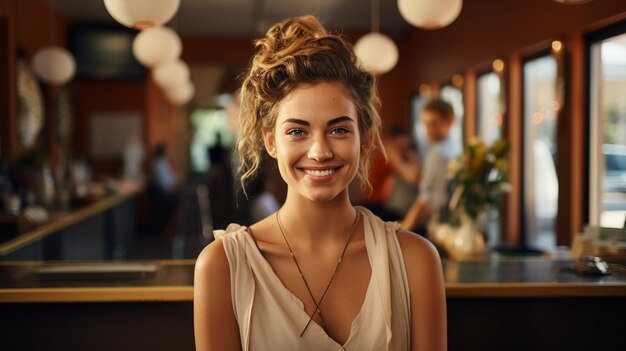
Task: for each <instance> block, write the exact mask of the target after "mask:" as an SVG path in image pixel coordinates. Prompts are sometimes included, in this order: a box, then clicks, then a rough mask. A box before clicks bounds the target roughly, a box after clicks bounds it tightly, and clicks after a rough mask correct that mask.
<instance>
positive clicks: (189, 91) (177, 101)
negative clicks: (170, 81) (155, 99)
mask: <svg viewBox="0 0 626 351" xmlns="http://www.w3.org/2000/svg"><path fill="white" fill-rule="evenodd" d="M195 92H196V89H195V88H194V86H193V84H192V83H191V81H189V80H187V81H185V82H183V83H182V84H178V85H173V86H170V87H168V88H167V89H166V90H165V96H166V97H167V99H168V100H169V101H170V102H171V103H172V104H174V105H184V104H186V103H188V102H189V101H190V100H191V98H193V95H194V93H195Z"/></svg>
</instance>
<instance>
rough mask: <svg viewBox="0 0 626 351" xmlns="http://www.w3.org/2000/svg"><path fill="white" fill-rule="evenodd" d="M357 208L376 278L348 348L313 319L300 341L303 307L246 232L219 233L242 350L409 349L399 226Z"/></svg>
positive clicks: (231, 229)
mask: <svg viewBox="0 0 626 351" xmlns="http://www.w3.org/2000/svg"><path fill="white" fill-rule="evenodd" d="M357 210H358V211H360V213H361V217H363V219H364V225H365V247H366V249H367V254H368V257H369V262H370V265H371V268H372V275H371V278H370V282H369V285H368V288H367V292H366V294H365V299H364V301H363V306H362V307H361V310H360V312H359V313H358V314H357V316H356V317H355V319H354V320H353V321H352V326H351V331H350V336H349V337H348V340H346V342H345V344H344V345H340V344H339V343H337V342H336V341H334V340H333V339H332V338H331V337H329V336H328V335H327V334H326V332H325V331H324V329H322V328H321V327H320V326H319V325H318V324H316V323H315V322H314V321H313V322H311V325H309V327H308V328H307V330H306V332H305V333H304V335H303V336H302V337H300V333H301V331H302V328H303V327H304V325H306V323H307V322H308V321H309V315H308V314H307V313H306V312H305V310H304V304H303V303H302V301H301V300H300V299H299V298H298V297H296V296H295V295H294V294H293V293H291V291H289V290H288V289H287V288H286V287H285V286H284V285H283V283H282V282H281V281H280V279H279V278H278V276H277V275H276V274H275V273H274V271H273V270H272V267H271V266H270V264H269V263H268V262H267V261H266V260H265V258H264V257H263V255H261V252H259V250H258V248H257V246H256V244H255V242H254V239H253V238H252V237H251V236H250V234H249V233H248V232H247V231H246V228H245V227H243V226H239V225H237V224H231V225H229V226H228V228H227V229H226V230H225V231H224V230H216V231H215V237H216V238H217V239H218V240H222V241H223V243H224V249H225V251H226V256H227V258H228V264H229V266H230V281H231V291H232V302H233V310H234V312H235V316H236V319H237V323H238V325H239V334H240V338H241V345H242V349H243V350H244V351H249V350H255V351H256V350H262V351H263V350H272V351H274V350H276V351H282V350H285V351H294V350H307V351H308V350H310V351H323V350H355V351H357V350H358V351H366V350H408V349H409V347H410V319H411V318H410V308H409V306H410V303H409V286H408V281H407V277H406V269H405V266H404V261H403V259H402V252H401V250H400V245H399V243H398V239H397V236H396V231H397V230H398V229H399V227H400V226H399V225H398V223H396V222H383V221H382V220H381V219H380V218H378V217H376V216H375V215H373V214H372V213H371V212H370V211H369V210H367V209H365V208H362V207H357Z"/></svg>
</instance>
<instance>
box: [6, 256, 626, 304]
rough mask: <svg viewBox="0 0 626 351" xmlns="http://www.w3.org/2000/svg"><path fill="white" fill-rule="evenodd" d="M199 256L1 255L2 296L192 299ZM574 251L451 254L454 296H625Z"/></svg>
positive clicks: (625, 278) (614, 278)
mask: <svg viewBox="0 0 626 351" xmlns="http://www.w3.org/2000/svg"><path fill="white" fill-rule="evenodd" d="M194 262H195V261H194V260H161V261H99V262H76V261H60V262H43V261H42V262H37V261H30V262H19V261H15V262H4V263H0V303H11V302H129V301H192V300H193V269H194ZM573 265H574V261H573V260H571V259H552V258H542V257H535V258H506V257H489V258H485V259H476V260H468V261H453V260H444V275H445V281H446V295H447V297H448V298H487V297H495V298H519V297H523V298H534V297H537V298H539V297H626V275H619V274H612V275H607V276H587V275H580V274H577V273H574V272H573V271H572V267H573Z"/></svg>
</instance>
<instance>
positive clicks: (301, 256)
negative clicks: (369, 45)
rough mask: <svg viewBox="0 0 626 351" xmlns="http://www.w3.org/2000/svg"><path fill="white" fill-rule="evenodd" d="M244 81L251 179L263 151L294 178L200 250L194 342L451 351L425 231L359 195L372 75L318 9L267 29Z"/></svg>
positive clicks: (245, 162)
mask: <svg viewBox="0 0 626 351" xmlns="http://www.w3.org/2000/svg"><path fill="white" fill-rule="evenodd" d="M256 48H257V53H256V55H255V57H254V59H253V62H252V64H251V67H250V69H249V72H248V74H247V76H246V79H245V81H244V83H243V87H242V94H241V103H242V111H241V115H240V121H241V123H242V131H243V132H242V137H241V140H240V141H239V144H238V151H239V154H240V158H241V167H240V173H241V182H242V184H243V185H245V183H246V182H247V181H248V180H249V179H250V178H251V177H253V176H254V175H255V174H256V172H257V170H258V168H259V165H260V162H261V161H260V160H261V159H262V157H263V155H262V154H263V153H264V152H267V154H269V155H270V157H272V158H273V159H274V160H275V161H274V162H276V164H277V167H278V169H279V171H280V174H281V177H282V178H283V180H284V181H285V182H286V183H287V188H288V191H287V198H286V200H285V203H284V204H283V206H282V207H281V208H280V209H279V210H278V211H277V212H276V213H274V214H272V215H270V216H268V217H267V218H265V219H263V220H261V221H259V222H257V223H254V224H252V225H251V226H249V227H244V226H239V225H231V226H229V227H228V228H227V229H226V230H225V231H216V238H217V240H216V241H215V242H214V243H212V244H210V245H209V246H207V247H206V248H205V249H204V251H203V252H202V253H201V254H200V256H199V257H198V261H197V263H196V272H195V287H194V324H195V338H196V346H197V349H198V350H237V349H243V350H269V349H271V350H407V349H411V350H443V349H445V348H446V318H445V314H446V312H445V296H444V284H443V276H442V270H441V262H440V259H439V256H438V255H437V252H436V250H435V249H434V248H433V246H432V245H431V244H430V243H429V242H428V241H426V240H425V239H423V238H421V237H419V236H417V235H415V234H413V233H410V232H406V231H401V230H399V224H397V223H392V222H383V221H381V220H380V219H379V218H378V217H376V216H374V215H373V214H372V213H371V212H369V211H368V210H366V209H364V208H361V207H354V206H352V204H351V202H350V197H349V194H348V185H349V184H350V183H351V182H352V181H353V180H354V179H355V178H356V179H359V180H360V181H361V182H363V183H364V184H366V185H367V184H368V182H367V169H368V167H369V160H370V157H371V155H372V151H373V150H374V149H375V148H377V147H380V146H381V140H380V129H381V122H380V117H379V116H378V113H377V111H376V109H375V104H376V103H377V98H376V94H375V79H374V77H373V76H372V75H371V74H370V73H368V72H366V71H364V70H363V69H362V68H361V66H360V64H359V63H358V62H357V59H356V57H355V55H354V52H353V51H352V47H351V46H350V45H349V44H348V43H347V42H345V41H344V40H343V39H342V38H341V37H339V36H336V35H332V34H328V33H326V31H325V30H324V28H323V27H322V26H321V25H320V24H319V22H318V21H317V20H316V19H315V18H313V17H311V16H305V17H299V18H292V19H288V20H286V21H283V22H280V23H278V24H276V25H274V26H273V27H272V28H270V29H269V30H268V32H267V34H266V36H265V37H264V38H262V39H260V40H258V41H257V42H256Z"/></svg>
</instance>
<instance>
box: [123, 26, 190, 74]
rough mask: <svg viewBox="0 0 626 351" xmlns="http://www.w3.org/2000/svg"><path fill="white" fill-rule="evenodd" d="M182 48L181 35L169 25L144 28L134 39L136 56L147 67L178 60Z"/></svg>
mask: <svg viewBox="0 0 626 351" xmlns="http://www.w3.org/2000/svg"><path fill="white" fill-rule="evenodd" d="M182 49H183V45H182V43H181V41H180V37H179V36H178V34H176V32H175V31H174V30H172V29H171V28H168V27H153V28H148V29H144V30H142V31H141V32H139V34H137V36H136V37H135V40H134V41H133V54H134V55H135V58H136V59H137V61H139V62H140V63H141V64H142V65H144V66H147V67H153V66H156V65H158V64H160V63H164V62H169V61H174V60H176V59H177V58H178V57H180V53H181V52H182Z"/></svg>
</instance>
